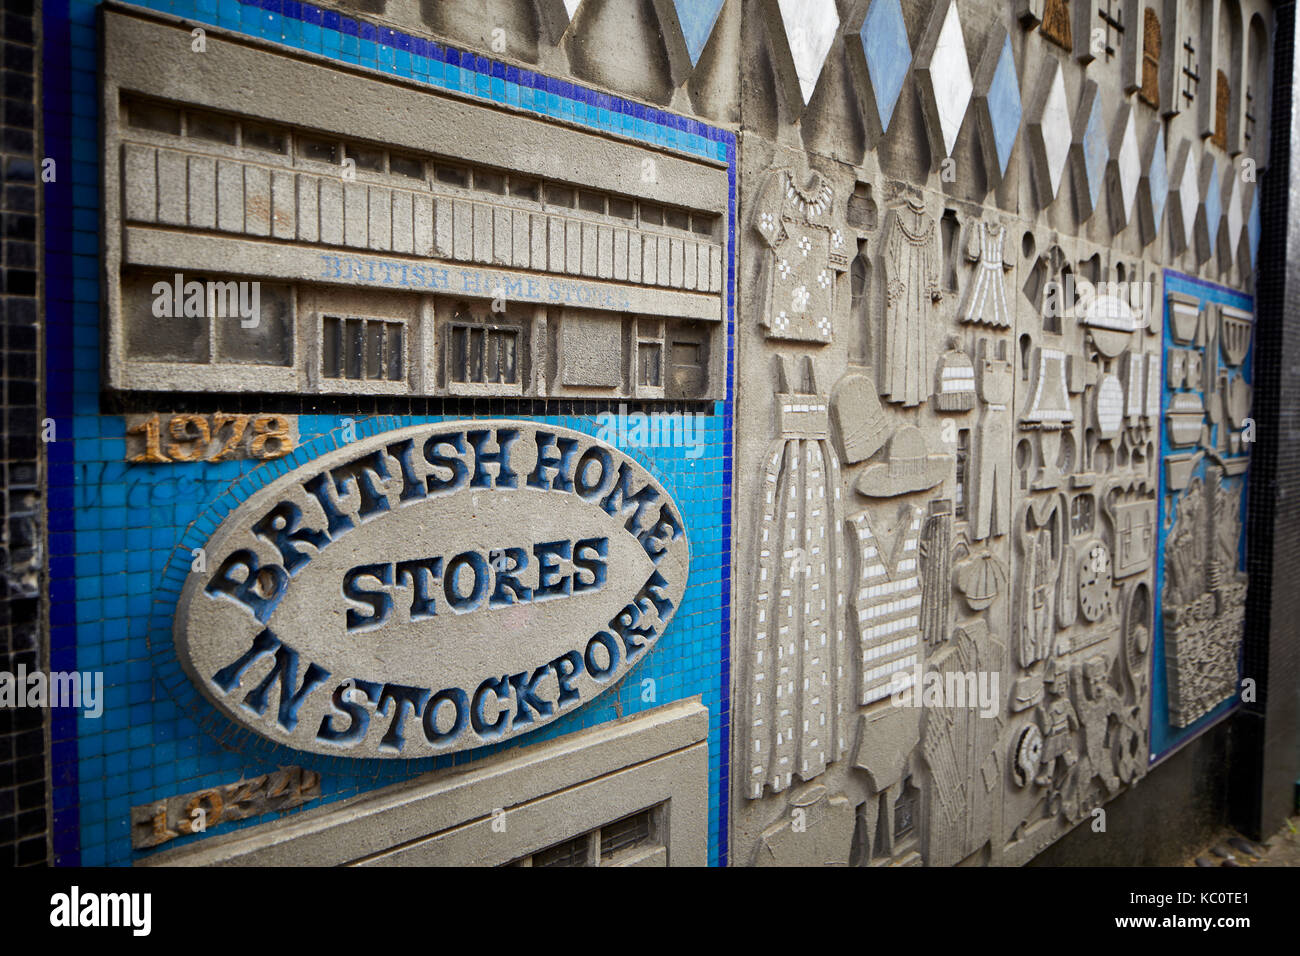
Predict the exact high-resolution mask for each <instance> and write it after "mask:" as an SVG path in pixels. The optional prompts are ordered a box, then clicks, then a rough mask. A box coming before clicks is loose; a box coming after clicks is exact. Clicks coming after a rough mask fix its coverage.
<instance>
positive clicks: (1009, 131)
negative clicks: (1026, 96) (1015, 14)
mask: <svg viewBox="0 0 1300 956" xmlns="http://www.w3.org/2000/svg"><path fill="white" fill-rule="evenodd" d="M988 107H989V119H990V120H991V121H992V124H993V142H994V144H995V146H996V149H997V154H998V166H999V167H1000V168H1001V170H1002V172H1003V174H1005V173H1006V171H1007V164H1008V163H1010V162H1011V147H1013V146H1014V145H1015V143H1016V135H1017V134H1018V133H1019V132H1020V118H1021V116H1022V114H1023V110H1022V108H1021V103H1020V82H1019V79H1018V78H1017V76H1016V60H1015V57H1014V56H1013V55H1012V52H1011V37H1010V36H1008V37H1007V38H1006V39H1005V40H1004V41H1003V44H1002V52H1001V53H1000V54H998V66H997V69H996V70H995V71H994V73H993V82H992V83H990V84H989V93H988Z"/></svg>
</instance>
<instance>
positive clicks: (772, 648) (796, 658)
mask: <svg viewBox="0 0 1300 956" xmlns="http://www.w3.org/2000/svg"><path fill="white" fill-rule="evenodd" d="M810 390H811V389H810ZM776 399H777V420H778V429H777V431H778V435H777V438H776V439H775V440H774V441H773V442H772V444H771V447H770V448H769V449H768V454H767V458H766V466H765V469H764V474H763V486H762V487H763V491H762V495H763V504H762V507H763V516H762V522H761V524H760V526H759V547H758V586H757V588H756V589H755V608H754V617H753V621H754V627H753V640H752V642H751V648H752V650H751V655H752V657H751V659H750V680H749V691H748V696H749V705H750V713H749V725H750V730H749V758H750V759H749V767H750V769H749V782H748V787H747V789H748V791H749V794H750V797H751V798H753V799H757V798H758V797H760V796H762V794H763V788H764V786H770V787H771V788H772V790H773V792H778V793H779V792H780V791H782V790H785V789H786V788H787V787H789V786H791V784H792V783H793V781H794V778H795V777H798V778H799V779H800V780H812V779H814V778H815V777H817V776H818V775H819V774H821V773H822V772H823V771H824V770H825V769H826V767H827V765H828V764H830V763H832V762H833V761H835V760H837V759H839V758H840V757H842V756H843V755H844V753H845V750H846V740H845V739H846V737H847V730H846V717H845V715H844V708H845V698H846V697H847V692H846V690H845V689H844V688H845V681H846V680H848V679H849V676H850V674H851V671H850V669H849V667H848V665H847V663H846V661H845V660H844V653H845V648H844V598H843V595H842V593H841V589H840V586H839V582H840V579H841V575H842V573H843V557H842V556H841V554H840V553H839V549H838V546H837V542H836V539H835V533H836V530H837V529H838V528H840V527H841V524H840V521H841V518H840V515H841V513H842V504H841V498H840V464H839V460H838V459H837V458H836V455H835V450H834V448H833V447H832V445H831V442H830V440H829V429H828V422H829V418H828V414H827V403H826V400H825V398H823V397H821V396H818V395H815V394H798V393H789V392H786V391H784V390H781V391H778V393H777V396H776Z"/></svg>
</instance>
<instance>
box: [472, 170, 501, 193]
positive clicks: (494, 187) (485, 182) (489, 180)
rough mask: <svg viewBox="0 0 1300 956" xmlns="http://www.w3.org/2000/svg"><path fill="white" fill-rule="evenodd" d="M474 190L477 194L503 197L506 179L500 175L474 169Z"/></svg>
mask: <svg viewBox="0 0 1300 956" xmlns="http://www.w3.org/2000/svg"><path fill="white" fill-rule="evenodd" d="M474 188H475V189H477V190H478V191H479V192H484V193H492V194H493V195H495V196H504V195H505V194H506V178H505V177H504V176H502V175H501V174H500V173H493V172H489V171H488V170H486V169H476V170H474Z"/></svg>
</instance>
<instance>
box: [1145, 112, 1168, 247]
mask: <svg viewBox="0 0 1300 956" xmlns="http://www.w3.org/2000/svg"><path fill="white" fill-rule="evenodd" d="M1147 183H1148V185H1149V186H1150V187H1151V212H1152V213H1153V214H1154V216H1155V226H1156V232H1159V231H1160V222H1161V220H1162V219H1163V218H1164V214H1165V202H1166V201H1167V200H1168V199H1169V157H1168V156H1167V155H1166V153H1165V128H1164V127H1163V126H1160V127H1158V128H1157V130H1156V148H1155V152H1154V153H1153V154H1152V156H1151V167H1150V168H1149V169H1148V170H1147Z"/></svg>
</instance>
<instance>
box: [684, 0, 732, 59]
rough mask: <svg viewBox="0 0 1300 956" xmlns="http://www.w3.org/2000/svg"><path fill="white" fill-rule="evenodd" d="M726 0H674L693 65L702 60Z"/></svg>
mask: <svg viewBox="0 0 1300 956" xmlns="http://www.w3.org/2000/svg"><path fill="white" fill-rule="evenodd" d="M725 2H726V0H673V6H675V7H676V8H677V22H678V23H680V24H681V25H682V36H683V37H684V38H685V40H686V52H687V54H688V55H689V56H690V58H691V66H695V65H696V64H698V63H699V62H700V54H701V53H703V52H704V47H705V46H706V45H707V44H708V42H709V36H710V35H711V34H712V33H713V25H714V24H715V23H717V22H718V13H719V12H720V11H721V10H722V5H723V4H724V3H725Z"/></svg>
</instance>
